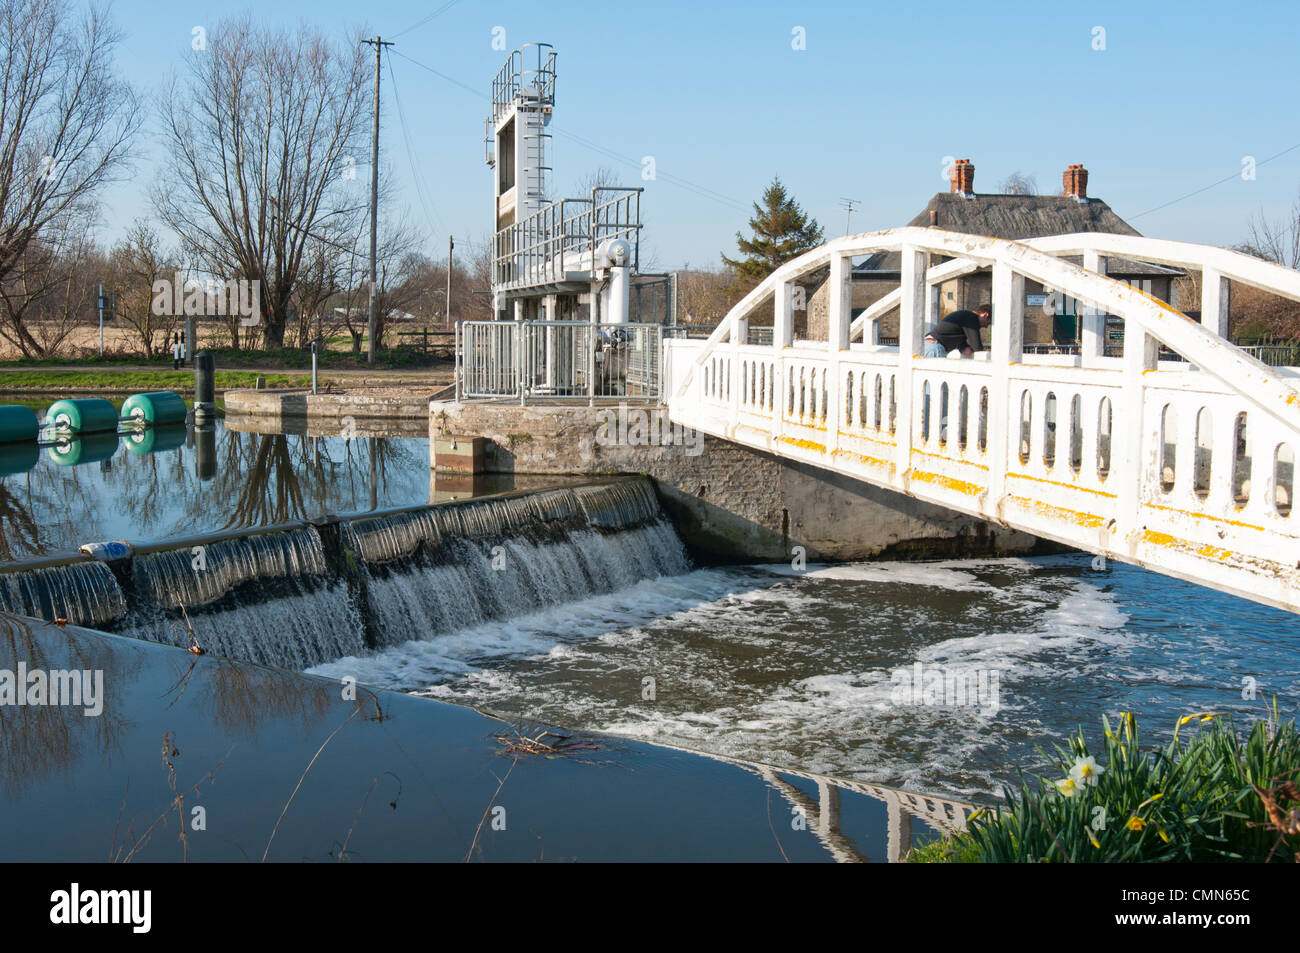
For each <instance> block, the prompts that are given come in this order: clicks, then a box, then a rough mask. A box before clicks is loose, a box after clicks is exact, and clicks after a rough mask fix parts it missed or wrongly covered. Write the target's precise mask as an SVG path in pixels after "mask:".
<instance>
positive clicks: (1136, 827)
mask: <svg viewBox="0 0 1300 953" xmlns="http://www.w3.org/2000/svg"><path fill="white" fill-rule="evenodd" d="M1124 826H1125V827H1127V828H1128V829H1129V830H1131V831H1140V830H1142V828H1144V827H1146V826H1147V822H1146V821H1144V820H1142V818H1140V817H1138V816H1137V815H1136V814H1134V815H1133V816H1132V817H1130V818H1129V819H1128V823H1127V824H1125V825H1124Z"/></svg>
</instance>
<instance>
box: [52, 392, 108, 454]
mask: <svg viewBox="0 0 1300 953" xmlns="http://www.w3.org/2000/svg"><path fill="white" fill-rule="evenodd" d="M109 406H110V407H111V406H112V405H111V404H110V405H109ZM117 441H118V436H117V431H116V430H112V431H104V430H101V431H100V432H99V433H88V434H86V435H85V436H76V437H61V438H59V441H58V442H57V443H55V444H52V445H51V446H50V447H49V448H48V452H49V455H50V459H51V460H53V461H54V462H55V463H57V464H58V465H59V466H61V467H75V466H77V465H78V464H82V463H97V462H99V461H100V460H107V459H108V458H109V457H111V456H112V455H113V454H115V453H117Z"/></svg>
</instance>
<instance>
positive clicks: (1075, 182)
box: [1061, 163, 1088, 202]
mask: <svg viewBox="0 0 1300 953" xmlns="http://www.w3.org/2000/svg"><path fill="white" fill-rule="evenodd" d="M1061 181H1062V184H1063V185H1064V186H1065V194H1066V195H1068V196H1070V197H1071V198H1073V199H1074V200H1076V201H1078V202H1086V201H1088V170H1087V169H1085V168H1084V167H1083V165H1082V163H1075V164H1074V165H1071V166H1066V168H1065V174H1064V175H1063V176H1061Z"/></svg>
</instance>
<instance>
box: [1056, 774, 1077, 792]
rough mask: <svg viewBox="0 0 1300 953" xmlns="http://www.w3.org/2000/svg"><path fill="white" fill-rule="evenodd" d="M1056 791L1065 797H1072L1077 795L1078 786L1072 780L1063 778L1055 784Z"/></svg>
mask: <svg viewBox="0 0 1300 953" xmlns="http://www.w3.org/2000/svg"><path fill="white" fill-rule="evenodd" d="M1056 790H1058V791H1060V792H1061V793H1062V794H1063V795H1065V796H1066V797H1074V796H1075V795H1076V794H1078V793H1079V784H1078V782H1076V781H1075V780H1074V778H1064V779H1063V780H1060V781H1057V782H1056Z"/></svg>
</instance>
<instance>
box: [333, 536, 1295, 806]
mask: <svg viewBox="0 0 1300 953" xmlns="http://www.w3.org/2000/svg"><path fill="white" fill-rule="evenodd" d="M918 664H919V665H920V666H921V671H922V672H923V673H925V675H924V676H923V677H929V673H930V672H933V671H935V670H938V671H940V672H941V673H954V672H955V673H959V674H960V675H962V676H967V677H970V676H976V675H977V674H978V675H982V676H983V677H984V678H985V682H984V683H983V684H984V687H985V689H986V690H985V691H984V692H983V693H981V692H979V691H978V690H977V689H976V685H977V683H976V682H975V681H971V682H970V683H969V684H970V685H971V688H972V691H971V693H970V694H969V695H968V697H967V698H965V699H962V698H961V697H960V696H955V697H954V696H950V695H943V694H935V695H932V696H931V697H929V698H928V699H927V697H926V696H925V694H924V693H923V692H920V691H918V692H916V693H915V695H914V697H909V693H908V692H907V691H901V692H900V686H904V685H912V684H914V683H913V682H912V673H914V672H915V671H916V666H917V665H918ZM312 671H315V672H318V673H320V674H325V675H330V676H333V677H342V676H343V675H353V676H354V677H356V678H357V679H358V680H360V681H362V682H365V683H370V684H374V685H382V686H391V687H397V688H401V689H404V690H406V691H411V692H416V693H420V694H426V695H429V696H432V697H435V698H440V699H444V700H448V701H454V702H458V703H462V704H466V705H472V706H476V707H479V708H482V709H484V710H488V711H492V712H495V713H500V714H505V715H509V716H512V717H522V718H529V719H536V720H539V721H545V722H548V723H553V724H560V725H567V726H572V727H575V728H587V729H599V730H603V731H609V732H613V733H616V734H619V735H625V736H627V737H631V738H637V739H641V740H646V741H655V742H660V743H666V744H671V745H676V746H681V747H686V748H692V749H696V750H702V751H706V752H710V753H715V754H720V755H726V756H729V757H734V758H739V759H743V760H749V761H760V762H766V763H770V764H776V765H779V766H783V767H790V768H797V769H801V770H807V771H813V772H817V773H821V774H828V775H832V776H837V777H844V778H849V779H855V780H864V781H871V782H874V783H879V784H889V785H894V786H899V787H904V788H909V789H912V790H920V791H926V792H934V793H941V794H947V795H952V796H958V797H968V798H972V799H976V800H983V799H987V798H989V797H990V796H994V795H996V794H998V793H1000V790H1001V785H1002V784H1003V783H1014V782H1016V781H1017V780H1018V774H1019V772H1022V771H1023V772H1027V773H1037V772H1039V771H1041V770H1044V767H1045V761H1044V758H1043V756H1042V754H1041V753H1040V752H1041V750H1042V749H1049V750H1050V748H1051V747H1052V745H1054V744H1056V743H1064V741H1065V739H1066V737H1067V736H1068V735H1069V734H1070V733H1071V732H1073V731H1074V730H1075V729H1076V728H1077V727H1078V726H1082V727H1083V728H1084V729H1085V733H1086V734H1087V735H1088V736H1089V738H1090V739H1091V740H1093V741H1096V740H1097V739H1098V738H1099V736H1100V733H1101V727H1100V719H1101V718H1102V716H1103V715H1107V716H1109V717H1110V718H1111V721H1112V723H1113V722H1114V720H1115V718H1116V716H1117V715H1118V713H1119V712H1121V711H1132V712H1134V713H1135V714H1136V716H1137V718H1138V722H1139V726H1140V728H1141V730H1142V731H1143V736H1144V740H1146V741H1148V742H1151V741H1160V740H1164V739H1167V738H1168V737H1169V735H1170V733H1171V732H1172V729H1173V726H1174V723H1175V721H1176V719H1177V718H1178V717H1179V716H1180V715H1182V714H1184V713H1187V712H1192V711H1207V710H1213V711H1227V712H1233V713H1236V714H1238V715H1249V716H1258V715H1261V714H1263V711H1264V704H1265V701H1264V700H1265V698H1267V697H1272V696H1274V695H1276V696H1277V697H1278V700H1279V706H1280V708H1281V709H1282V710H1283V711H1284V712H1285V713H1289V714H1291V715H1294V714H1295V712H1296V700H1297V698H1300V627H1298V626H1297V625H1296V620H1295V617H1294V616H1292V615H1290V614H1287V613H1284V612H1280V611H1276V610H1272V609H1268V608H1265V607H1262V606H1257V605H1255V604H1253V603H1249V602H1246V601H1244V600H1241V599H1238V598H1235V597H1231V596H1225V595H1221V594H1218V593H1215V592H1212V591H1210V590H1206V589H1203V588H1200V587H1197V586H1192V585H1189V584H1186V583H1182V582H1179V581H1176V580H1173V579H1168V578H1165V577H1162V576H1158V575H1155V574H1153V573H1149V572H1146V571H1144V570H1141V569H1136V568H1133V567H1128V566H1123V565H1117V564H1111V565H1109V566H1106V567H1101V568H1094V565H1093V561H1092V558H1091V557H1090V556H1061V557H1045V558H1034V559H997V560H980V561H974V560H972V561H953V562H942V563H861V564H853V565H836V566H810V567H808V568H807V569H806V571H796V570H794V569H791V568H789V567H777V568H775V569H774V568H772V567H764V566H746V567H736V568H708V569H698V570H694V571H691V572H686V573H683V574H679V575H673V576H660V577H656V578H650V579H645V580H642V581H641V582H638V583H636V584H635V585H632V586H629V587H626V588H623V589H620V590H618V591H615V592H612V593H606V594H602V595H597V596H593V597H590V598H586V599H581V600H578V601H574V602H569V603H566V604H563V605H559V606H554V607H551V608H548V609H546V610H543V611H539V612H534V613H530V614H527V615H524V616H521V617H517V618H513V619H510V620H508V621H506V622H502V623H493V624H491V625H486V626H480V627H470V628H466V629H462V630H459V631H455V632H452V633H447V634H440V635H435V636H433V637H429V638H423V639H416V640H412V641H409V642H406V643H403V644H401V645H398V646H395V647H391V648H389V649H387V650H384V651H381V652H378V653H376V654H372V655H369V656H365V657H349V658H345V659H341V660H339V661H337V662H335V663H331V664H327V665H322V666H319V667H318V668H316V669H313V670H312ZM900 671H901V672H904V673H907V675H906V677H905V676H903V675H899V676H897V677H896V676H895V673H896V672H900ZM994 678H996V681H994ZM647 679H651V680H652V681H647ZM993 687H995V688H996V694H995V695H993V694H990V692H989V691H988V690H987V689H989V688H993ZM1252 695H1253V696H1254V697H1253V698H1251V697H1250V696H1252ZM927 701H929V702H938V703H937V704H927V703H926V702H927ZM962 701H965V702H966V703H965V704H961V702H962Z"/></svg>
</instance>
